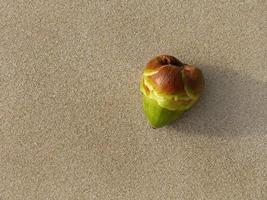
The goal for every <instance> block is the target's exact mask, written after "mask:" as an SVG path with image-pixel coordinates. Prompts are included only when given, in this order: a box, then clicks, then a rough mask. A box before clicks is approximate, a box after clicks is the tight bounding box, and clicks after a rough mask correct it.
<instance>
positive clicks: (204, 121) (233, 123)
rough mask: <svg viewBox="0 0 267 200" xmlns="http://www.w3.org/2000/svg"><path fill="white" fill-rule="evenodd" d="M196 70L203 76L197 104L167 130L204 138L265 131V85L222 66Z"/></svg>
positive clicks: (266, 87) (266, 121)
mask: <svg viewBox="0 0 267 200" xmlns="http://www.w3.org/2000/svg"><path fill="white" fill-rule="evenodd" d="M199 67H200V68H201V69H202V71H203V73H204V76H205V89H204V92H203V94H202V96H201V98H200V100H199V102H198V103H197V104H196V105H195V106H193V107H192V108H191V109H190V110H189V111H187V112H186V113H184V115H183V116H182V117H181V118H180V119H179V120H177V122H175V123H173V124H171V125H169V126H168V127H167V129H175V130H177V131H179V132H186V133H187V132H190V133H192V132H194V133H203V134H223V133H237V134H249V133H251V132H254V133H255V132H256V133H264V131H266V130H267V125H266V124H267V104H266V101H267V82H264V81H258V80H255V79H253V78H252V77H250V76H249V75H246V74H244V73H245V72H243V71H242V72H237V71H233V70H229V69H227V70H226V69H225V68H223V67H221V66H205V65H199ZM264 129H265V130H264Z"/></svg>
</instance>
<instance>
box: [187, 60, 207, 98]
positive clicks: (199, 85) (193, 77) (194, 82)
mask: <svg viewBox="0 0 267 200" xmlns="http://www.w3.org/2000/svg"><path fill="white" fill-rule="evenodd" d="M184 74H185V77H186V81H187V83H188V85H189V86H190V87H191V89H192V90H193V91H194V92H195V93H196V94H200V93H201V92H202V90H203V88H204V78H203V74H202V72H201V71H200V70H199V69H198V68H196V67H193V66H189V65H186V66H184Z"/></svg>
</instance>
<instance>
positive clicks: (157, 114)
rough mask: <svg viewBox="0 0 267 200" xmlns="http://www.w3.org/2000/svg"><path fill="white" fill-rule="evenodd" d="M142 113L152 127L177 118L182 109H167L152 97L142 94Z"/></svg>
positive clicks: (160, 125) (161, 125) (165, 123)
mask: <svg viewBox="0 0 267 200" xmlns="http://www.w3.org/2000/svg"><path fill="white" fill-rule="evenodd" d="M143 108H144V113H145V115H146V117H147V119H148V121H149V122H150V124H151V126H152V127H153V128H160V127H163V126H165V125H167V124H170V123H172V122H173V121H175V120H176V119H178V118H179V117H180V116H181V115H182V114H183V112H184V111H176V110H168V109H165V108H163V107H161V106H160V105H159V104H158V103H157V101H155V100H154V99H152V98H150V97H147V96H144V99H143Z"/></svg>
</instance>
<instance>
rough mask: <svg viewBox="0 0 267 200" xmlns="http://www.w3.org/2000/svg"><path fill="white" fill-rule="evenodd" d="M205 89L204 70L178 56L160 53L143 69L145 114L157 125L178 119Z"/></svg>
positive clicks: (163, 124) (142, 86) (156, 126)
mask: <svg viewBox="0 0 267 200" xmlns="http://www.w3.org/2000/svg"><path fill="white" fill-rule="evenodd" d="M203 88H204V78H203V75H202V72H201V71H200V70H199V69H198V68H196V67H193V66H190V65H187V64H183V63H182V62H181V61H179V60H178V59H177V58H175V57H173V56H168V55H160V56H157V57H155V58H153V59H152V60H150V61H149V62H148V63H147V65H146V67H145V70H144V72H143V75H142V79H141V83H140V90H141V92H142V93H143V95H144V99H143V106H144V113H145V115H146V117H147V118H148V121H149V122H150V124H151V125H152V127H153V128H159V127H162V126H165V125H166V124H169V123H171V122H173V121H175V120H176V119H178V118H179V117H180V116H181V115H182V114H183V113H184V112H185V111H186V110H188V109H190V108H191V107H192V106H193V105H194V104H195V103H196V102H197V100H198V99H199V97H200V94H201V92H202V90H203Z"/></svg>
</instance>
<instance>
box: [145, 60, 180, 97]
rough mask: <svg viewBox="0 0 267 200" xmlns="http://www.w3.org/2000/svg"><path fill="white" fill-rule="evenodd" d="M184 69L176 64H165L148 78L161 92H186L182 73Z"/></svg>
mask: <svg viewBox="0 0 267 200" xmlns="http://www.w3.org/2000/svg"><path fill="white" fill-rule="evenodd" d="M182 69H183V68H182V67H176V66H174V65H165V66H162V67H160V69H159V71H158V72H157V73H156V74H153V75H151V76H149V77H148V78H149V79H150V80H152V81H153V82H154V83H155V85H156V87H157V90H158V91H159V92H164V93H168V94H174V93H180V94H185V90H184V84H183V80H182V74H181V70H182Z"/></svg>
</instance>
